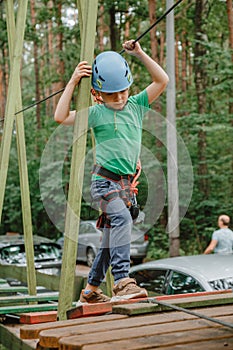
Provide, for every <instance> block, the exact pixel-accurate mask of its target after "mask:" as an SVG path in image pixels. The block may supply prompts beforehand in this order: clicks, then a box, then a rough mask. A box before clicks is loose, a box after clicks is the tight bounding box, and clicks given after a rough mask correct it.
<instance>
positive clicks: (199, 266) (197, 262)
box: [130, 254, 233, 295]
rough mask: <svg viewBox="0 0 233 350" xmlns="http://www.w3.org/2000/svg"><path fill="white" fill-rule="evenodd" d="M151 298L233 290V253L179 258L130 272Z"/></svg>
mask: <svg viewBox="0 0 233 350" xmlns="http://www.w3.org/2000/svg"><path fill="white" fill-rule="evenodd" d="M130 277H132V278H135V279H136V281H137V283H138V285H139V286H140V287H144V288H146V289H147V290H148V292H149V294H150V295H156V294H157V295H158V294H184V293H195V292H202V291H214V290H226V289H232V288H233V254H226V255H221V254H209V255H204V254H203V255H194V256H179V257H174V258H167V259H159V260H155V261H151V262H147V263H144V264H140V265H137V266H133V267H132V268H131V269H130Z"/></svg>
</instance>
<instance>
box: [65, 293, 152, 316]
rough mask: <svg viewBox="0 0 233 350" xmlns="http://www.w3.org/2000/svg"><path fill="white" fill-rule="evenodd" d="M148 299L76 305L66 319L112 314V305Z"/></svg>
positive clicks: (140, 299) (69, 311)
mask: <svg viewBox="0 0 233 350" xmlns="http://www.w3.org/2000/svg"><path fill="white" fill-rule="evenodd" d="M146 300H148V298H137V299H128V300H121V301H116V302H112V303H111V302H107V303H95V304H82V305H78V306H77V307H76V308H73V309H70V310H68V311H67V313H66V314H67V319H74V318H78V317H83V316H85V317H87V316H95V315H102V314H105V313H106V312H112V307H113V305H119V304H120V305H122V304H133V303H136V302H138V301H146ZM150 300H155V299H154V298H150Z"/></svg>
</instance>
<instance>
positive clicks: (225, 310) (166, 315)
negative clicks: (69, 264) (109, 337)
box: [20, 306, 233, 339]
mask: <svg viewBox="0 0 233 350" xmlns="http://www.w3.org/2000/svg"><path fill="white" fill-rule="evenodd" d="M201 312H202V314H204V315H206V316H209V317H219V316H221V315H226V316H227V315H233V310H232V308H229V307H225V306H218V307H213V308H211V309H209V308H206V309H202V310H201ZM140 317H143V316H138V317H137V319H138V320H140ZM146 317H147V320H148V321H149V320H150V318H151V317H152V318H153V319H154V320H155V322H157V323H165V324H166V323H167V322H176V321H181V320H192V319H196V317H194V316H192V315H189V314H186V313H183V312H174V311H172V312H163V313H160V314H159V315H148V316H146ZM125 318H128V316H124V315H117V314H111V315H105V316H93V317H85V318H81V319H74V320H66V321H57V322H49V323H47V324H37V325H28V326H27V325H26V326H22V327H21V328H20V337H21V338H22V339H34V338H39V333H40V332H41V331H43V330H49V329H54V328H55V329H58V328H63V327H72V326H75V325H81V324H88V323H91V326H90V327H93V324H95V322H104V321H106V320H107V321H111V320H114V319H116V320H118V321H119V320H122V319H125Z"/></svg>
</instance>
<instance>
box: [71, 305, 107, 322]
mask: <svg viewBox="0 0 233 350" xmlns="http://www.w3.org/2000/svg"><path fill="white" fill-rule="evenodd" d="M111 311H112V304H111V303H96V304H83V305H80V306H77V307H75V308H74V309H70V310H68V311H67V313H66V314H67V319H74V318H78V317H82V316H97V315H103V314H106V313H107V312H111Z"/></svg>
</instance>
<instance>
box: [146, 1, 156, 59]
mask: <svg viewBox="0 0 233 350" xmlns="http://www.w3.org/2000/svg"><path fill="white" fill-rule="evenodd" d="M148 8H149V17H150V25H152V24H153V23H155V21H156V16H155V8H156V0H148ZM150 43H151V44H150V46H151V57H152V58H153V60H154V61H157V62H158V54H157V40H156V27H154V28H152V29H151V30H150Z"/></svg>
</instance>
